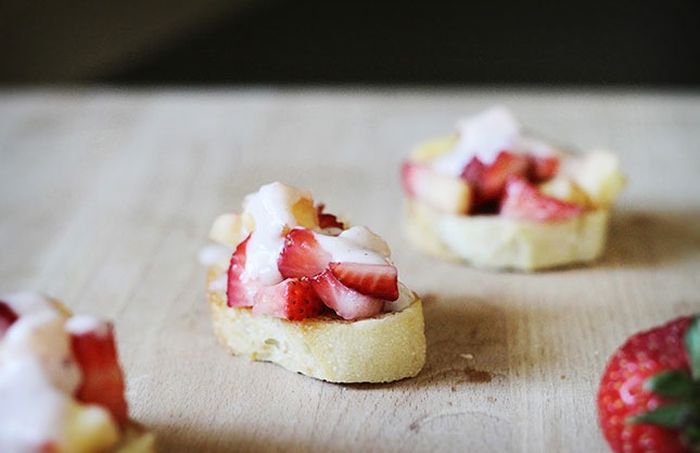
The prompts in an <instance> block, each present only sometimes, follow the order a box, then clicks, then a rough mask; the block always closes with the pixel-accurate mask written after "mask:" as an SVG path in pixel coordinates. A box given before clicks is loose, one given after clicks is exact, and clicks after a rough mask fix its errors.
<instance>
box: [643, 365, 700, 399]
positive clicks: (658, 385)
mask: <svg viewBox="0 0 700 453" xmlns="http://www.w3.org/2000/svg"><path fill="white" fill-rule="evenodd" d="M644 389H645V390H648V391H650V392H654V393H656V394H658V395H661V396H663V397H665V398H692V397H693V396H694V394H695V393H696V385H695V383H693V380H692V379H690V376H688V373H686V372H684V371H681V370H669V371H662V372H661V373H658V374H655V375H654V376H652V377H650V378H649V379H647V380H646V382H645V383H644Z"/></svg>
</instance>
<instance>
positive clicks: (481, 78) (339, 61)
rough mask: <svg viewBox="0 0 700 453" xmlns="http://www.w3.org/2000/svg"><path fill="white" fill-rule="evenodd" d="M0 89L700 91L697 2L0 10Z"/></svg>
mask: <svg viewBox="0 0 700 453" xmlns="http://www.w3.org/2000/svg"><path fill="white" fill-rule="evenodd" d="M0 48H1V49H2V53H3V54H2V55H1V56H2V59H1V60H0V61H1V63H0V82H3V83H12V84H16V83H20V84H21V83H81V82H97V83H117V84H137V85H141V84H146V85H152V84H157V85H161V84H178V85H181V84H183V85H184V84H188V85H189V84H241V83H245V84H251V83H253V84H271V83H275V84H318V83H320V84H335V83H348V84H427V85H436V84H526V85H540V84H547V85H550V84H556V85H607V84H614V85H644V86H695V87H697V86H699V85H700V1H696V0H692V1H690V0H688V1H680V0H678V1H667V2H647V1H640V0H638V1H635V0H618V1H602V0H591V1H585V2H584V1H571V0H562V1H558V2H556V1H550V2H542V1H540V2H528V1H518V0H492V1H487V0H479V1H457V0H452V1H448V0H443V1H428V0H422V1H413V2H409V1H401V2H400V1H371V0H354V1H331V0H327V1H323V0H308V1H304V0H299V1H281V0H280V1H272V0H231V1H224V0H200V1H197V2H194V1H192V2H170V1H166V0H143V1H140V2H137V1H127V0H125V1H122V2H87V1H83V0H64V1H61V2H39V1H38V0H1V3H0Z"/></svg>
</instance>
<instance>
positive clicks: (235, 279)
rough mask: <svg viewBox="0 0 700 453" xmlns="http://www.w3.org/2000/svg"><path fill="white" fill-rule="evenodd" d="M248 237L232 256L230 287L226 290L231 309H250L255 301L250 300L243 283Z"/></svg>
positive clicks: (229, 273) (229, 269) (229, 272)
mask: <svg viewBox="0 0 700 453" xmlns="http://www.w3.org/2000/svg"><path fill="white" fill-rule="evenodd" d="M249 239H250V236H248V237H247V238H246V239H245V240H244V241H243V242H241V243H240V244H238V247H236V251H235V252H233V255H232V256H231V264H230V265H229V268H228V286H227V288H226V299H227V303H228V306H229V307H250V306H251V305H253V301H252V300H250V297H249V296H248V292H247V291H246V288H245V285H244V284H243V282H242V281H241V276H242V275H243V271H245V261H246V246H247V245H248V240H249Z"/></svg>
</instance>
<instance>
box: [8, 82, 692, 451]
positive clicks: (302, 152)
mask: <svg viewBox="0 0 700 453" xmlns="http://www.w3.org/2000/svg"><path fill="white" fill-rule="evenodd" d="M494 103H500V104H505V105H508V106H510V107H511V108H513V110H514V111H515V112H516V113H517V114H518V115H519V116H520V117H521V119H522V120H523V121H524V122H525V123H526V124H527V125H528V126H529V127H530V128H531V129H533V130H535V131H538V132H541V133H543V134H544V135H545V136H547V137H554V138H556V140H558V141H559V142H561V143H564V144H575V147H576V148H577V149H583V150H585V149H588V148H591V147H594V146H602V147H606V148H610V149H613V150H616V151H617V152H618V153H619V155H620V156H621V160H622V164H623V167H624V169H625V172H626V173H627V175H628V176H629V186H628V188H627V190H626V192H625V193H624V196H623V197H622V199H621V200H620V202H619V203H618V210H617V211H616V213H615V215H614V218H613V224H612V228H611V232H610V241H609V242H610V243H609V248H608V251H607V253H606V254H605V257H604V258H603V259H602V260H601V261H600V262H599V263H597V264H595V265H594V266H591V267H588V268H574V269H565V270H558V271H554V272H546V273H538V274H534V275H526V274H516V273H490V272H485V271H479V270H474V269H470V268H468V267H463V266H458V265H455V264H451V263H446V262H440V261H438V260H436V259H432V258H428V257H425V256H422V255H421V254H419V253H418V252H416V251H415V250H413V249H412V248H411V247H410V246H409V244H408V243H407V241H406V240H405V239H404V238H403V237H402V234H401V226H400V224H399V213H400V206H401V192H400V189H399V185H398V165H399V163H400V161H401V159H402V158H403V157H404V156H405V155H406V153H407V152H408V150H409V148H410V147H411V146H412V145H413V144H414V143H416V142H417V141H420V140H422V139H425V138H429V137H431V136H434V135H439V134H441V133H443V132H446V131H448V130H450V129H451V127H452V125H453V124H454V122H455V120H456V119H457V118H458V117H459V116H462V115H465V114H470V113H473V112H476V111H477V110H479V109H482V108H484V107H487V106H489V105H491V104H494ZM699 126H700V96H699V95H698V94H697V93H695V94H693V93H646V94H645V93H638V92H609V91H606V92H566V91H561V92H552V91H550V92H536V91H489V90H481V91H478V90H474V91H417V90H416V91H410V90H408V91H380V90H376V91H372V90H369V91H352V90H349V91H323V90H305V91H288V90H273V89H269V90H265V89H258V90H227V91H200V92H177V91H155V92H147V91H138V92H128V91H127V92H125V91H80V90H75V91H51V90H34V91H4V92H2V93H0V250H2V260H0V285H1V286H2V289H3V290H4V291H10V290H16V289H21V288H31V289H38V290H41V291H44V292H47V293H49V294H52V295H55V296H57V297H59V298H61V299H64V300H65V301H66V303H67V304H68V305H69V306H70V307H72V308H73V309H74V310H76V311H84V312H89V313H94V314H99V315H103V316H106V317H109V318H113V319H114V320H115V322H116V325H117V332H118V339H119V348H120V352H121V358H122V361H123V363H124V366H125V368H126V372H127V373H128V399H129V402H130V405H131V410H132V413H133V416H134V417H135V418H136V419H137V420H138V421H139V422H141V423H144V424H146V425H148V426H149V427H151V428H152V429H153V430H154V431H155V432H156V433H157V435H158V445H159V448H160V450H161V451H168V452H170V451H275V450H277V451H437V450H440V451H479V452H481V451H483V452H502V451H552V452H554V451H557V452H558V451H580V452H591V451H605V450H606V446H605V444H604V442H603V440H602V438H601V436H600V434H599V432H598V428H597V426H596V418H595V409H594V394H595V389H596V386H597V380H598V378H599V375H600V373H601V371H602V367H603V366H604V363H605V361H606V358H607V356H608V355H609V354H610V353H611V352H612V351H613V349H614V348H615V347H617V346H618V345H619V344H620V343H621V342H622V341H623V340H624V338H625V337H626V336H627V335H628V334H630V333H632V332H634V331H636V330H638V329H641V328H647V327H650V326H652V325H655V324H658V323H660V322H662V321H665V320H667V319H669V318H671V317H674V316H677V315H681V314H687V313H691V312H694V311H698V310H700V293H699V292H700V184H698V178H699V177H700V132H699V131H700V127H699ZM272 180H281V181H286V182H288V183H291V184H296V185H299V186H303V187H306V188H309V189H311V190H312V191H313V193H314V194H315V195H316V197H317V198H318V199H321V200H323V201H325V202H326V203H327V205H328V206H329V209H330V210H332V211H333V212H338V213H341V214H343V215H345V216H347V217H348V218H350V219H352V221H353V223H355V224H366V225H369V226H370V227H371V228H373V229H374V230H375V231H377V232H378V233H379V234H381V235H382V236H384V237H385V238H386V239H387V240H388V242H389V243H390V245H391V246H392V249H393V253H394V257H395V261H396V263H397V264H398V266H399V270H400V277H401V279H402V280H403V281H404V282H406V283H407V284H408V285H409V286H411V287H412V288H413V289H414V290H416V291H418V292H419V293H421V294H422V295H423V296H424V297H425V299H426V304H425V317H426V323H427V327H426V335H427V340H428V361H427V364H426V366H425V369H424V370H423V371H422V373H421V374H420V375H419V376H418V377H416V378H414V379H409V380H405V381H401V382H397V383H394V384H388V385H334V384H328V383H324V382H319V381H316V380H313V379H310V378H306V377H304V376H301V375H296V374H292V373H290V372H287V371H285V370H283V369H281V368H279V367H276V366H273V365H270V364H263V363H250V362H248V361H247V360H245V359H241V358H234V357H231V356H228V355H227V354H226V353H225V352H224V351H223V349H222V348H220V347H219V346H218V345H217V344H216V342H215V340H214V336H213V334H212V331H211V327H210V322H209V318H208V313H207V309H206V305H205V298H204V269H203V268H202V267H200V265H199V264H198V262H197V252H198V250H199V249H200V248H201V247H202V246H203V245H205V243H206V235H207V232H208V228H209V226H210V223H211V221H212V220H213V219H214V217H215V216H216V215H217V214H219V213H220V212H223V211H232V210H237V209H238V208H239V206H240V203H241V200H242V197H243V196H244V195H245V194H246V193H248V192H251V191H253V190H255V189H256V188H257V187H258V186H259V185H260V184H262V183H265V182H269V181H272Z"/></svg>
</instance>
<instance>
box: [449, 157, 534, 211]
mask: <svg viewBox="0 0 700 453" xmlns="http://www.w3.org/2000/svg"><path fill="white" fill-rule="evenodd" d="M528 168H529V161H528V158H527V156H524V155H521V154H513V153H510V152H508V151H501V152H500V153H498V156H496V160H494V161H493V163H491V164H489V165H486V164H484V163H483V162H481V161H480V160H479V158H478V157H474V158H472V160H471V161H469V163H468V164H467V166H466V167H464V170H463V171H462V175H461V177H462V179H464V180H465V181H467V183H469V185H470V186H471V187H472V189H473V190H474V201H475V209H477V210H478V209H479V207H481V208H482V209H488V208H485V207H488V206H489V205H490V206H491V207H492V208H493V207H495V204H496V203H497V202H498V200H500V199H501V196H502V195H503V191H504V189H505V186H506V182H507V181H508V178H510V177H512V176H526V175H527V173H528Z"/></svg>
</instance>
